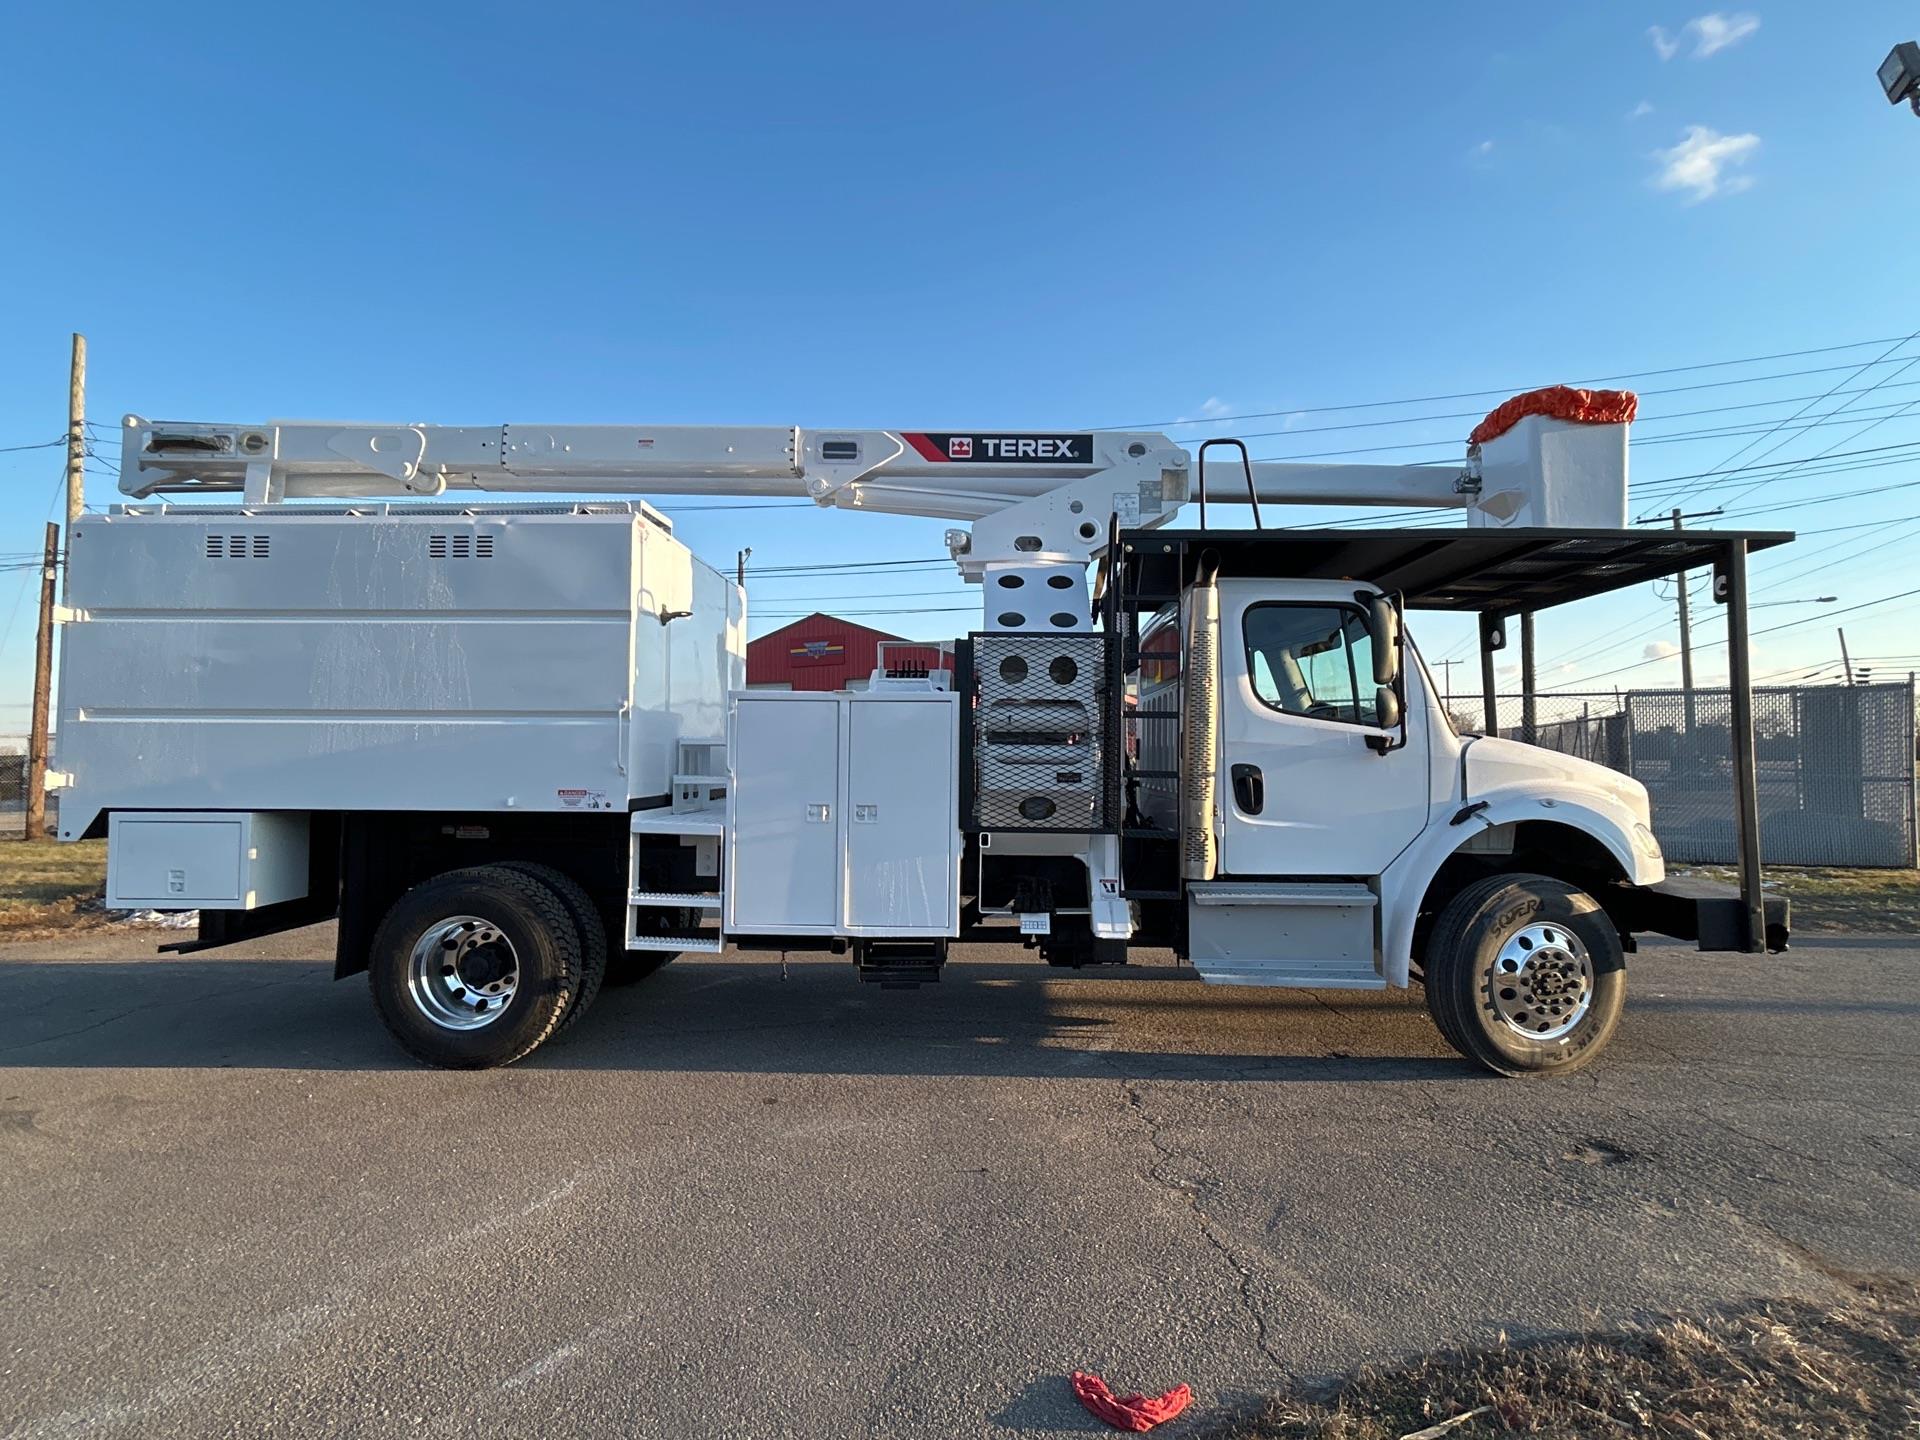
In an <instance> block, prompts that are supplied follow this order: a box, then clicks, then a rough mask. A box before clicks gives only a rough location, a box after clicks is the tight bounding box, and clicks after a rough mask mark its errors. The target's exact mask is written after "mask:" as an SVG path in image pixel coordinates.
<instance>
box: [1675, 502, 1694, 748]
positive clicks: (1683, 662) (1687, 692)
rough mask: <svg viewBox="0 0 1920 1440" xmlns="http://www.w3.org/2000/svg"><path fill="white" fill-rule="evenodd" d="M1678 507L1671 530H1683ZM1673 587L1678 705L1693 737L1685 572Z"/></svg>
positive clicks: (1689, 620)
mask: <svg viewBox="0 0 1920 1440" xmlns="http://www.w3.org/2000/svg"><path fill="white" fill-rule="evenodd" d="M1683 518H1684V517H1683V516H1682V515H1681V513H1680V507H1679V506H1678V505H1676V506H1674V507H1673V528H1674V529H1676V530H1679V529H1682V528H1684V527H1683V526H1682V525H1681V523H1680V522H1681V520H1682V519H1683ZM1674 582H1675V587H1676V588H1677V589H1678V590H1679V592H1680V703H1681V704H1682V705H1684V706H1685V707H1686V712H1687V735H1688V736H1689V737H1691V736H1692V735H1693V729H1694V726H1693V721H1694V703H1693V616H1692V613H1691V612H1690V611H1689V610H1688V609H1687V572H1686V571H1684V570H1682V571H1681V572H1680V573H1679V574H1678V575H1676V576H1675V577H1674Z"/></svg>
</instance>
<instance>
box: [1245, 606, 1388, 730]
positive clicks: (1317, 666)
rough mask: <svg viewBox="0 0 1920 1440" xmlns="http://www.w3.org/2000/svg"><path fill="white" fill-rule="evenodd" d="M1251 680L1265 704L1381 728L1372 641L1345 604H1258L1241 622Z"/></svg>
mask: <svg viewBox="0 0 1920 1440" xmlns="http://www.w3.org/2000/svg"><path fill="white" fill-rule="evenodd" d="M1241 630H1242V632H1243V634H1244V636H1245V638H1246V643H1247V674H1248V675H1249V676H1250V677H1251V678H1252V681H1253V693H1254V695H1255V696H1257V697H1258V698H1259V700H1260V703H1261V704H1263V705H1265V706H1268V707H1269V708H1271V709H1274V710H1278V711H1280V712H1281V713H1282V714H1285V715H1299V716H1302V717H1304V718H1306V719H1308V720H1335V721H1339V722H1341V723H1343V724H1347V725H1374V724H1377V723H1378V722H1379V712H1378V708H1377V706H1376V704H1375V702H1374V684H1373V637H1372V635H1371V634H1370V633H1369V632H1368V630H1367V622H1366V619H1365V617H1364V616H1362V615H1361V614H1360V612H1359V611H1358V610H1355V609H1352V608H1351V607H1349V606H1345V605H1282V604H1267V605H1254V606H1251V607H1249V608H1248V610H1247V612H1246V614H1245V616H1244V617H1243V618H1242V623H1241Z"/></svg>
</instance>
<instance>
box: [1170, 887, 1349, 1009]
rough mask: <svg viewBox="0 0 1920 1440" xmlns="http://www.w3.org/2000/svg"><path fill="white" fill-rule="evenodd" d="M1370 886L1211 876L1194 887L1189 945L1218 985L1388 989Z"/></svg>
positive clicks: (1189, 890) (1189, 906) (1189, 912)
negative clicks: (1379, 966) (1377, 964)
mask: <svg viewBox="0 0 1920 1440" xmlns="http://www.w3.org/2000/svg"><path fill="white" fill-rule="evenodd" d="M1378 905H1379V900H1378V897H1377V896H1375V895H1374V893H1373V891H1371V890H1369V889H1368V888H1367V887H1366V886H1365V885H1361V884H1357V883H1354V882H1350V881H1334V880H1211V881H1204V882H1201V881H1196V882H1195V883H1193V884H1191V885H1189V886H1188V887H1187V947H1188V953H1189V958H1190V959H1191V960H1192V961H1193V968H1194V969H1195V970H1196V971H1198V972H1199V974H1200V977H1201V979H1203V980H1205V981H1207V982H1208V983H1209V984H1213V985H1268V986H1274V987H1285V988H1288V989H1299V990H1382V989H1385V988H1386V981H1385V980H1383V979H1382V978H1381V976H1380V974H1379V972H1378V971H1377V970H1376V969H1375V968H1374V958H1373V957H1374V911H1375V910H1376V909H1377V908H1378Z"/></svg>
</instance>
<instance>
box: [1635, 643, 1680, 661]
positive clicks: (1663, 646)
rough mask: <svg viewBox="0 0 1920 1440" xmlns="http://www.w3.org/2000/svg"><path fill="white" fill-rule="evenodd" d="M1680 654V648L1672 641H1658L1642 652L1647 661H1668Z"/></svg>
mask: <svg viewBox="0 0 1920 1440" xmlns="http://www.w3.org/2000/svg"><path fill="white" fill-rule="evenodd" d="M1679 653H1680V647H1679V646H1678V645H1676V644H1674V643H1673V642H1672V641H1671V640H1656V641H1654V642H1653V643H1652V644H1651V645H1649V646H1647V648H1646V649H1644V650H1642V651H1641V652H1640V654H1641V657H1642V658H1643V659H1647V660H1668V659H1671V658H1672V657H1673V656H1675V655H1678V654H1679Z"/></svg>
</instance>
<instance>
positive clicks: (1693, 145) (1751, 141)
mask: <svg viewBox="0 0 1920 1440" xmlns="http://www.w3.org/2000/svg"><path fill="white" fill-rule="evenodd" d="M1759 148H1760V137H1759V136H1758V135H1751V134H1749V135H1722V134H1721V133H1720V132H1719V131H1717V130H1711V129H1709V128H1708V127H1707V126H1705V125H1689V126H1688V127H1687V129H1686V133H1685V134H1684V135H1683V136H1682V137H1681V140H1680V143H1679V144H1678V145H1675V146H1674V147H1673V148H1672V149H1670V150H1656V151H1654V152H1653V158H1654V159H1655V160H1656V161H1658V162H1659V165H1660V169H1659V173H1657V174H1656V175H1655V176H1654V177H1653V187H1654V188H1655V189H1656V190H1682V191H1685V192H1686V195H1687V203H1688V204H1690V205H1691V204H1697V203H1698V202H1699V201H1702V200H1707V199H1710V198H1712V197H1713V196H1715V195H1734V194H1738V193H1739V192H1740V191H1742V190H1745V189H1747V188H1748V187H1749V186H1750V185H1752V184H1753V177H1752V176H1749V175H1730V174H1728V173H1727V172H1728V171H1729V170H1731V169H1733V168H1734V167H1736V166H1740V165H1744V164H1746V163H1747V161H1749V160H1751V159H1752V158H1753V154H1754V152H1755V151H1756V150H1758V149H1759Z"/></svg>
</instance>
